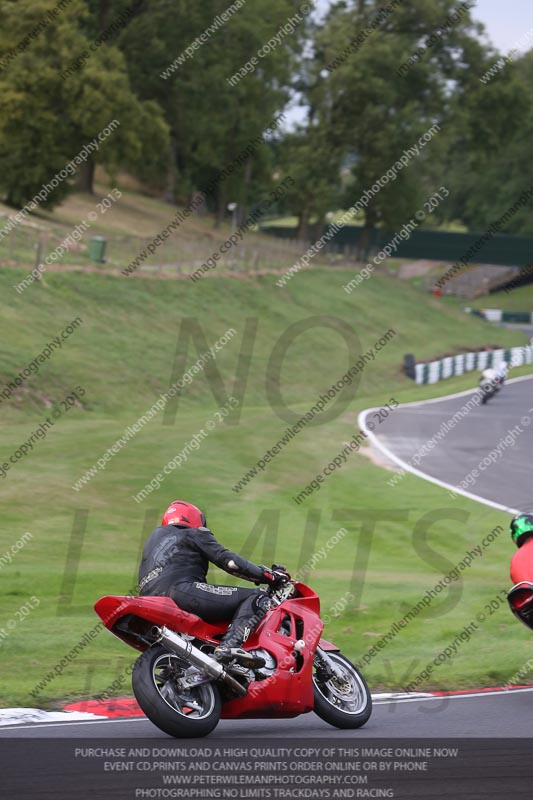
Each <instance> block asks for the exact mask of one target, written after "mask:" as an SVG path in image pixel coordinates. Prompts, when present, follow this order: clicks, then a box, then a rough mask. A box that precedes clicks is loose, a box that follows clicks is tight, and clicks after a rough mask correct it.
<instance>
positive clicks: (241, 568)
mask: <svg viewBox="0 0 533 800" xmlns="http://www.w3.org/2000/svg"><path fill="white" fill-rule="evenodd" d="M209 562H211V563H213V564H215V565H216V566H217V567H220V568H221V569H223V570H225V572H228V573H229V574H230V575H234V576H236V577H239V578H246V579H247V580H249V581H254V582H255V583H256V584H259V583H267V584H269V585H270V586H273V587H274V588H276V587H278V586H281V585H283V584H284V583H286V582H287V581H288V580H289V579H290V575H288V573H287V572H285V571H284V570H283V568H281V567H278V568H276V569H274V568H273V569H268V568H267V567H263V566H257V565H256V564H253V563H252V562H251V561H248V560H247V559H245V558H243V557H242V556H240V555H237V553H233V552H231V550H227V549H226V548H225V547H223V545H221V544H220V543H219V542H218V541H217V540H216V539H215V537H214V535H213V533H212V532H211V531H210V530H209V528H207V527H206V519H205V516H204V514H203V513H202V512H201V511H200V509H199V508H197V507H196V506H194V505H192V504H191V503H187V502H185V501H183V500H174V502H172V503H171V505H170V506H169V507H168V508H167V510H166V511H165V513H164V514H163V519H162V521H161V527H158V528H156V529H155V530H154V531H153V532H152V534H151V535H150V537H149V539H148V541H147V542H146V544H145V546H144V550H143V555H142V560H141V565H140V568H139V592H140V594H141V595H164V596H167V597H171V598H172V599H173V600H174V601H175V602H176V603H177V604H178V605H179V606H180V608H182V609H183V610H184V611H188V612H190V613H192V614H196V615H197V616H199V617H201V618H202V619H203V620H205V621H206V622H211V623H213V622H221V621H223V620H229V619H232V622H231V625H230V627H229V629H228V631H227V632H226V633H225V635H224V636H223V638H222V640H221V641H220V644H219V645H218V647H217V648H216V649H215V652H214V656H215V658H216V659H217V660H218V661H221V662H228V661H231V660H232V659H233V658H235V657H238V656H242V655H244V654H245V653H244V651H242V650H241V649H240V648H241V647H242V644H243V643H244V642H245V641H246V639H248V637H249V636H250V634H251V633H252V631H253V630H254V628H255V627H256V625H258V624H259V622H260V621H261V620H262V619H263V617H264V616H265V614H266V613H267V611H269V609H270V607H271V602H270V598H269V596H268V594H266V593H265V591H264V590H262V589H241V588H238V587H235V586H220V585H215V584H211V583H206V577H207V570H208V568H209Z"/></svg>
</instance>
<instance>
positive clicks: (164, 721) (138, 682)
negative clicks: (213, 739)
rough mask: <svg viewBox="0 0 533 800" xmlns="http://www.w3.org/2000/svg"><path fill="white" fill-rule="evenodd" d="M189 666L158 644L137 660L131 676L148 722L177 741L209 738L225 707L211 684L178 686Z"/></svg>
mask: <svg viewBox="0 0 533 800" xmlns="http://www.w3.org/2000/svg"><path fill="white" fill-rule="evenodd" d="M187 667H188V665H187V664H186V663H185V662H184V661H183V659H181V658H180V657H179V656H177V655H175V654H174V653H169V652H168V650H166V649H165V648H164V647H162V646H160V645H158V646H156V647H151V648H150V649H149V650H146V651H145V652H144V653H143V654H142V656H140V658H138V659H137V661H136V662H135V666H134V668H133V674H132V685H133V692H134V694H135V697H136V699H137V702H138V703H139V705H140V707H141V708H142V710H143V711H144V713H145V714H146V716H147V717H148V719H149V720H150V721H151V722H153V723H154V725H156V726H157V727H158V728H160V729H161V730H162V731H164V732H165V733H168V735H169V736H175V737H176V738H178V739H191V738H196V737H198V736H207V735H208V734H209V733H211V731H213V730H214V729H215V728H216V726H217V725H218V722H219V720H220V713H221V706H222V701H221V698H220V692H219V691H218V687H217V686H215V685H214V684H213V683H212V682H209V683H201V684H199V685H198V686H191V687H188V688H186V689H183V688H181V687H180V686H179V681H180V678H181V677H182V676H183V675H184V673H185V671H186V669H187Z"/></svg>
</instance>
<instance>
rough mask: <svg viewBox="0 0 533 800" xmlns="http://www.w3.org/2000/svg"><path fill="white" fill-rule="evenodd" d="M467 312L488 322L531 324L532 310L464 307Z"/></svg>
mask: <svg viewBox="0 0 533 800" xmlns="http://www.w3.org/2000/svg"><path fill="white" fill-rule="evenodd" d="M465 311H466V312H467V313H468V314H476V316H478V317H483V319H486V320H487V321H488V322H516V323H521V322H525V323H526V324H527V325H533V311H503V310H502V309H501V308H481V309H477V308H465Z"/></svg>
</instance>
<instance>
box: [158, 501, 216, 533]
mask: <svg viewBox="0 0 533 800" xmlns="http://www.w3.org/2000/svg"><path fill="white" fill-rule="evenodd" d="M161 524H162V525H180V526H181V527H182V528H204V527H205V515H204V514H203V513H202V512H201V511H200V509H199V508H196V506H193V504H192V503H186V502H185V501H184V500H174V501H173V502H172V503H171V504H170V505H169V507H168V508H167V510H166V511H165V513H164V514H163V519H162V520H161Z"/></svg>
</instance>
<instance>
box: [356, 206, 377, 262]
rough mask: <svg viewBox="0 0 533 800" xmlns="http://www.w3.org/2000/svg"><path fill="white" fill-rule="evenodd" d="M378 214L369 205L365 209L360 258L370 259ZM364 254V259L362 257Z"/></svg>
mask: <svg viewBox="0 0 533 800" xmlns="http://www.w3.org/2000/svg"><path fill="white" fill-rule="evenodd" d="M376 222H377V214H376V212H375V210H374V209H373V208H372V207H371V206H368V208H367V209H366V211H365V224H364V227H363V230H362V231H361V238H360V239H359V247H358V251H359V252H358V254H357V257H358V258H359V260H364V261H368V255H369V252H370V248H371V246H372V234H373V232H374V228H375V227H376ZM361 256H362V259H361Z"/></svg>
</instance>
